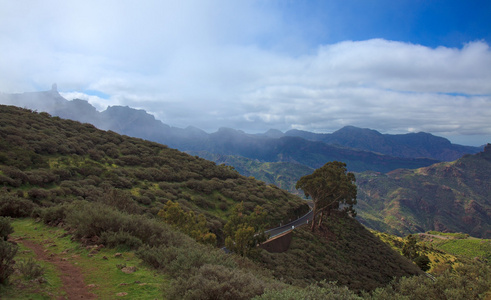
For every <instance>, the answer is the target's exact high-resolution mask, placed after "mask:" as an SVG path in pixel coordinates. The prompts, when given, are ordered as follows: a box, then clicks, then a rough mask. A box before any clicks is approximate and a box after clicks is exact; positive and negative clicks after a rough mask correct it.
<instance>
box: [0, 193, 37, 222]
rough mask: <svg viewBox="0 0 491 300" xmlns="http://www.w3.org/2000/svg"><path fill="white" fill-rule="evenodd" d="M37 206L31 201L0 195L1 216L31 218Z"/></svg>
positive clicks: (9, 195)
mask: <svg viewBox="0 0 491 300" xmlns="http://www.w3.org/2000/svg"><path fill="white" fill-rule="evenodd" d="M36 207H37V205H36V204H34V203H33V202H32V201H30V200H26V199H23V198H19V197H18V196H15V195H11V194H0V216H5V217H12V218H23V217H29V216H30V215H31V213H32V212H33V210H34V208H36Z"/></svg>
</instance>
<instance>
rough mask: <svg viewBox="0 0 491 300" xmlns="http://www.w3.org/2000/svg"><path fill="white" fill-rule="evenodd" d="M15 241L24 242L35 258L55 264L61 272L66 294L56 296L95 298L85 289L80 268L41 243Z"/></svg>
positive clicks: (59, 299)
mask: <svg viewBox="0 0 491 300" xmlns="http://www.w3.org/2000/svg"><path fill="white" fill-rule="evenodd" d="M16 242H18V243H22V244H24V246H26V247H28V248H30V249H31V250H32V251H34V253H35V254H36V256H37V259H39V260H42V261H46V262H49V263H51V264H53V265H55V266H56V268H57V269H58V271H59V272H60V273H61V276H60V278H61V282H62V283H63V286H62V289H63V290H64V291H65V292H66V296H61V297H59V298H57V299H58V300H61V299H97V296H96V295H95V294H92V293H90V292H89V291H88V290H87V285H86V284H85V282H84V278H83V276H82V273H81V272H80V269H79V268H78V267H77V266H74V265H73V264H72V263H71V262H69V261H66V260H64V259H62V257H60V256H58V255H56V254H48V253H47V252H45V249H44V247H43V246H42V245H40V244H38V243H36V242H33V241H30V240H27V239H22V240H17V241H16Z"/></svg>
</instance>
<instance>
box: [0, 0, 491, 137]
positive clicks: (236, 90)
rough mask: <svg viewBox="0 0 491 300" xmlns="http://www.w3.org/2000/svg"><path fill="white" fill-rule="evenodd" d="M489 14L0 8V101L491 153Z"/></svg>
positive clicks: (184, 4)
mask: <svg viewBox="0 0 491 300" xmlns="http://www.w3.org/2000/svg"><path fill="white" fill-rule="evenodd" d="M490 3H491V1H455V0H449V1H440V0H439V1H431V0H426V1H419V0H413V1H406V0H400V1H386V0H383V1H369V0H366V1H361V0H359V1H355V0H345V1H328V0H325V1H303V0H299V1H288V0H284V1H276V0H264V1H253V0H236V1H225V0H209V1H208V0H200V1H186V0H184V1H179V2H176V1H154V0H145V1H128V0H118V1H116V0H107V1H92V0H89V1H54V0H46V1H42V2H41V1H34V0H31V1H28V0H19V1H9V0H0V54H1V55H0V91H1V92H6V93H14V92H24V91H36V90H48V89H50V87H51V84H52V83H54V82H56V83H57V84H58V89H59V91H60V92H61V94H62V95H63V96H65V97H66V98H67V99H73V98H75V97H78V98H82V99H87V100H88V101H89V102H90V103H92V104H93V105H94V106H96V107H97V108H98V109H99V110H103V109H105V108H106V107H107V106H109V105H128V106H130V107H135V108H139V109H145V110H147V111H148V112H149V113H152V114H154V115H155V116H156V118H157V119H160V120H162V121H163V122H164V123H166V124H169V125H172V126H176V127H187V126H189V125H192V126H196V127H198V128H202V129H204V130H206V131H209V132H212V131H215V130H217V129H218V128H219V127H232V128H236V129H241V130H244V131H246V132H264V131H266V130H268V129H270V128H276V129H280V130H282V131H286V130H289V129H303V130H309V131H315V132H332V131H335V130H337V129H339V128H341V127H342V126H345V125H354V126H359V127H366V128H372V129H376V130H378V131H381V132H383V133H407V132H418V131H425V132H430V133H433V134H435V135H439V136H445V137H447V138H449V139H450V140H451V141H453V142H457V143H463V144H472V145H482V144H485V143H487V142H491V126H490V125H491V122H490V121H489V120H491V50H490V48H489V45H490V43H491V30H490V28H491V4H490Z"/></svg>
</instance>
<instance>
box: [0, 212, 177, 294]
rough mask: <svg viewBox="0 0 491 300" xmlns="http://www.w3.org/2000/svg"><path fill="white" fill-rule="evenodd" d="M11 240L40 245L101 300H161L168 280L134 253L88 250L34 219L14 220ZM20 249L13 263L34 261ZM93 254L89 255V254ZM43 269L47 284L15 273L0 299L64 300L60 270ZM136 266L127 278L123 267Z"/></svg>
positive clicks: (45, 264) (49, 267)
mask: <svg viewBox="0 0 491 300" xmlns="http://www.w3.org/2000/svg"><path fill="white" fill-rule="evenodd" d="M12 226H13V228H14V233H13V234H12V235H11V238H14V239H15V238H23V239H29V240H32V241H35V242H36V243H39V244H42V245H43V246H44V248H45V249H46V251H47V253H48V255H49V254H54V255H57V256H59V257H60V258H62V259H66V260H67V261H69V262H71V263H73V264H74V265H76V266H78V267H79V268H80V270H81V273H82V274H83V276H84V279H85V283H86V285H88V286H90V285H93V286H92V287H88V290H89V291H90V292H92V293H94V294H96V295H97V297H98V298H100V299H112V298H117V296H116V295H117V294H118V293H127V295H126V296H125V297H124V298H127V299H155V298H162V290H161V286H162V284H163V283H164V282H166V281H167V280H168V278H166V277H165V275H163V274H160V273H158V272H156V271H153V270H150V269H148V268H145V267H144V266H142V265H141V260H140V259H138V258H137V257H136V256H135V254H134V252H119V253H121V256H119V255H118V257H117V256H116V253H118V250H117V249H106V248H102V249H100V250H98V251H94V249H90V248H89V249H87V248H86V247H84V246H83V245H81V244H79V243H77V242H73V241H72V240H71V235H67V233H66V232H65V230H64V229H62V228H59V227H49V226H46V225H44V224H42V223H41V222H36V221H35V220H33V219H29V218H27V219H17V220H14V221H13V222H12ZM18 244H19V246H20V249H19V251H18V254H17V256H16V258H15V260H25V259H28V258H29V257H33V258H35V257H36V256H35V254H34V253H33V252H32V251H31V250H30V249H28V248H26V247H24V246H23V245H22V244H21V241H19V243H18ZM91 251H92V253H91ZM38 263H40V264H41V265H42V266H43V267H45V270H46V271H45V276H44V277H45V278H46V281H47V282H46V283H40V284H36V283H35V284H33V283H32V282H29V281H27V280H25V279H23V278H22V275H20V274H17V272H16V273H15V274H14V275H12V276H11V280H10V282H11V285H9V286H6V287H2V289H1V290H0V298H1V299H52V298H54V297H59V296H64V291H63V290H62V282H61V279H60V275H61V274H60V273H59V270H57V268H56V267H55V265H53V264H52V263H49V262H38ZM124 265H126V266H128V267H130V266H136V267H137V270H136V272H134V273H130V274H126V273H124V272H123V271H122V270H121V267H122V266H124Z"/></svg>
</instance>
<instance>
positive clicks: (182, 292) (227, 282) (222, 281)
mask: <svg viewBox="0 0 491 300" xmlns="http://www.w3.org/2000/svg"><path fill="white" fill-rule="evenodd" d="M265 289H266V284H265V283H264V282H263V281H262V280H260V279H258V278H256V277H255V276H254V275H252V274H249V273H244V272H242V271H240V270H237V269H233V270H232V269H229V268H226V267H224V266H220V265H208V264H207V265H203V266H202V267H200V268H199V269H198V270H197V271H196V272H195V273H194V274H193V275H191V276H190V277H189V278H185V277H180V278H178V279H177V280H175V281H173V282H172V283H171V285H170V287H169V289H168V290H167V293H166V295H165V296H166V297H167V298H168V299H233V300H240V299H251V298H252V297H254V296H258V295H261V294H262V293H263V292H264V290H265Z"/></svg>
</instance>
